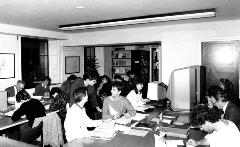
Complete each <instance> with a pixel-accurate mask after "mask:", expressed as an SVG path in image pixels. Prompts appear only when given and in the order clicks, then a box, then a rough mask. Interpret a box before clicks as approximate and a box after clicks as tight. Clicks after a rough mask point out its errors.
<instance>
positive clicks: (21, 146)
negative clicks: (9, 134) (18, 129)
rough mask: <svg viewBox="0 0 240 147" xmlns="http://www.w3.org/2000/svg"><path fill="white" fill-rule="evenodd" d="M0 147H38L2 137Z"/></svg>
mask: <svg viewBox="0 0 240 147" xmlns="http://www.w3.org/2000/svg"><path fill="white" fill-rule="evenodd" d="M0 146H3V147H37V146H35V145H31V144H27V143H24V142H20V141H17V140H13V139H9V138H3V137H0Z"/></svg>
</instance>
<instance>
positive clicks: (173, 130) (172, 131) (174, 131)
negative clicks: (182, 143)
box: [157, 125, 189, 138]
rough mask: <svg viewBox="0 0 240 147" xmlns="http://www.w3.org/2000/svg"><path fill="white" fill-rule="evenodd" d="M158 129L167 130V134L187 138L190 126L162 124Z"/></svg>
mask: <svg viewBox="0 0 240 147" xmlns="http://www.w3.org/2000/svg"><path fill="white" fill-rule="evenodd" d="M157 130H158V131H161V132H165V133H166V135H167V136H173V137H180V138H187V134H188V130H189V127H187V128H184V127H178V126H177V125H174V126H168V127H167V126H160V127H159V128H158V129H157Z"/></svg>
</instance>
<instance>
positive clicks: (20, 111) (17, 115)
mask: <svg viewBox="0 0 240 147" xmlns="http://www.w3.org/2000/svg"><path fill="white" fill-rule="evenodd" d="M26 107H27V106H26V103H23V104H22V105H21V106H20V108H18V109H17V110H16V111H15V112H14V113H13V115H12V117H11V118H12V120H13V121H18V120H20V118H21V117H22V116H23V115H25V114H26Z"/></svg>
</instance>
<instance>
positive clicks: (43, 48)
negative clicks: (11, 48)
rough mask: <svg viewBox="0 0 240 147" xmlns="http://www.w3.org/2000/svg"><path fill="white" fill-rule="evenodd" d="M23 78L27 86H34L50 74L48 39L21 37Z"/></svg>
mask: <svg viewBox="0 0 240 147" xmlns="http://www.w3.org/2000/svg"><path fill="white" fill-rule="evenodd" d="M21 48H22V55H21V58H22V80H23V81H25V82H26V86H25V88H32V87H35V86H36V84H38V83H39V82H40V81H41V80H42V78H43V77H44V76H48V75H49V56H48V41H47V40H45V39H36V38H27V37H22V38H21Z"/></svg>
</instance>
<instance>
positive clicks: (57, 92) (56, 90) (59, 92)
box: [50, 87, 62, 98]
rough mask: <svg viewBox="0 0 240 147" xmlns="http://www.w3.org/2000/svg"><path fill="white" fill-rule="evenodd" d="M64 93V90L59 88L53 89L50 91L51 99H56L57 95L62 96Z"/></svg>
mask: <svg viewBox="0 0 240 147" xmlns="http://www.w3.org/2000/svg"><path fill="white" fill-rule="evenodd" d="M61 93H62V90H61V89H60V88H58V87H53V88H52V89H51V91H50V97H51V98H55V97H56V96H57V95H60V94H61Z"/></svg>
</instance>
